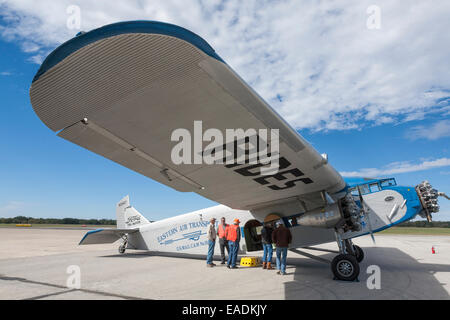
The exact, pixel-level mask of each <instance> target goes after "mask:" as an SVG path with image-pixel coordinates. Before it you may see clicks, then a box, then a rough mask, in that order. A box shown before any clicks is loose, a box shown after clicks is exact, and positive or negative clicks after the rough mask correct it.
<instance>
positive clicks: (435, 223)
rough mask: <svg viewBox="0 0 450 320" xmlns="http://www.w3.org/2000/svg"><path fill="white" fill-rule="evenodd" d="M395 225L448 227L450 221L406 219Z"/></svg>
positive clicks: (449, 226)
mask: <svg viewBox="0 0 450 320" xmlns="http://www.w3.org/2000/svg"><path fill="white" fill-rule="evenodd" d="M397 227H416V228H450V221H433V222H428V221H406V222H403V223H400V224H399V225H397Z"/></svg>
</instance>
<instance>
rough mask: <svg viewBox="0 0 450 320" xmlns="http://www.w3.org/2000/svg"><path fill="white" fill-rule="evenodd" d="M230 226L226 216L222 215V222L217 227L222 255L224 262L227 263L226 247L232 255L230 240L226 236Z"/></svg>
mask: <svg viewBox="0 0 450 320" xmlns="http://www.w3.org/2000/svg"><path fill="white" fill-rule="evenodd" d="M227 228H228V224H226V223H225V218H224V217H222V219H220V224H219V226H218V227H217V236H218V237H219V246H220V255H221V256H222V263H221V264H225V261H226V259H225V248H226V249H227V254H228V256H230V249H229V248H228V240H227V237H226V234H225V232H226V230H227Z"/></svg>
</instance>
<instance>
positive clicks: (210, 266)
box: [206, 263, 215, 268]
mask: <svg viewBox="0 0 450 320" xmlns="http://www.w3.org/2000/svg"><path fill="white" fill-rule="evenodd" d="M206 266H207V267H208V268H212V267H214V266H215V264H212V263H211V264H207V265H206Z"/></svg>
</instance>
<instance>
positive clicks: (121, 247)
mask: <svg viewBox="0 0 450 320" xmlns="http://www.w3.org/2000/svg"><path fill="white" fill-rule="evenodd" d="M119 253H120V254H124V253H125V246H120V247H119Z"/></svg>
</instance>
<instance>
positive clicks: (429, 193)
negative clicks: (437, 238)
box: [416, 181, 450, 222]
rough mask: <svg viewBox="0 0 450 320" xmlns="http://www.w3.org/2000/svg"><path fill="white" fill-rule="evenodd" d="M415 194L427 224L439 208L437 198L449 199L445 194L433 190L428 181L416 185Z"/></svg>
mask: <svg viewBox="0 0 450 320" xmlns="http://www.w3.org/2000/svg"><path fill="white" fill-rule="evenodd" d="M416 192H417V194H418V196H419V199H420V202H421V204H422V207H423V211H424V213H425V216H426V218H427V220H428V222H431V221H432V220H433V216H432V214H433V213H438V212H439V209H440V208H439V205H438V197H444V198H446V199H448V200H450V198H449V197H448V196H447V195H446V194H445V193H443V192H439V191H437V190H436V189H433V187H432V186H431V184H430V183H429V182H428V181H424V182H422V183H421V184H419V185H417V186H416Z"/></svg>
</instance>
